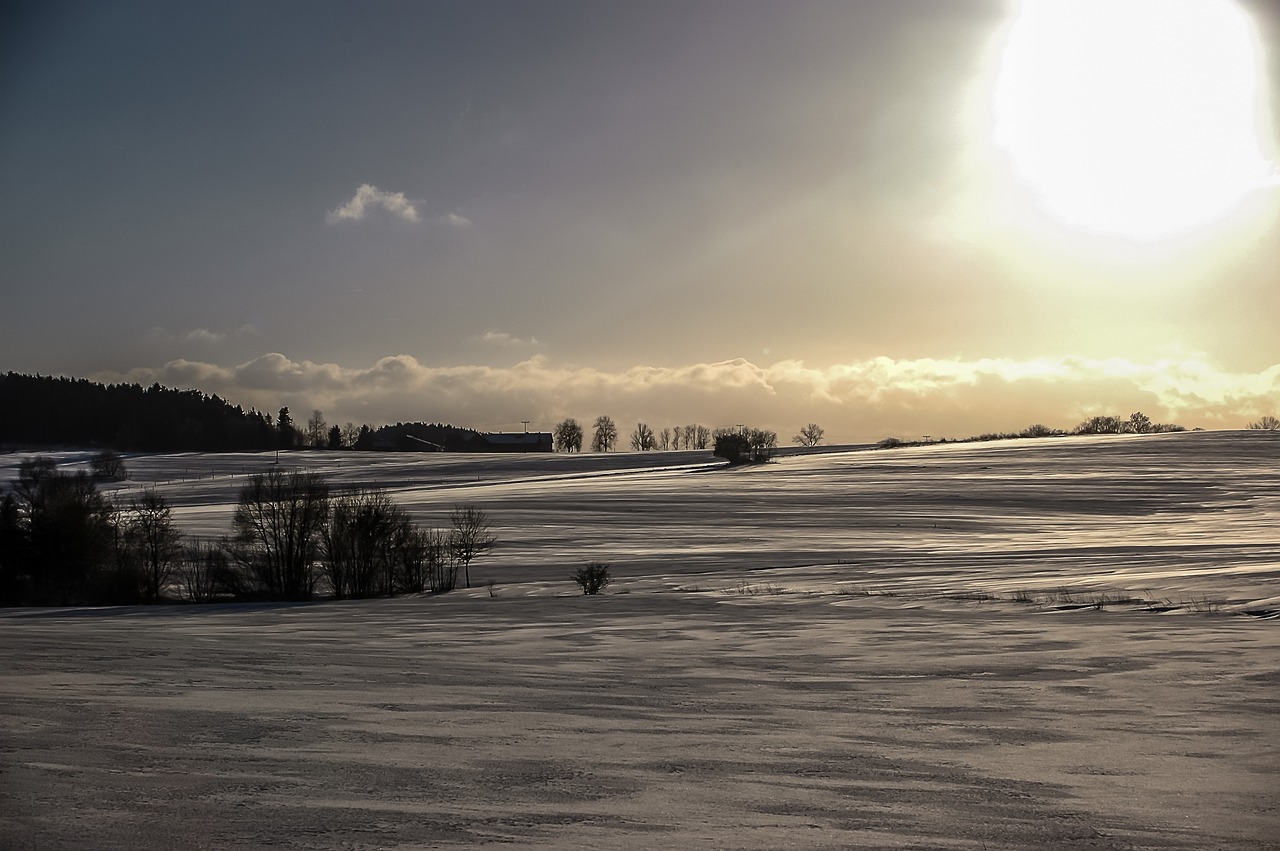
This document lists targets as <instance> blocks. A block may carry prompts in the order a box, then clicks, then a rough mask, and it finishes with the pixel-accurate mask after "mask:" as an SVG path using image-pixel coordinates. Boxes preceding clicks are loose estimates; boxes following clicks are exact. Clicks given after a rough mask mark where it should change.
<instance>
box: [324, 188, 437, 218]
mask: <svg viewBox="0 0 1280 851" xmlns="http://www.w3.org/2000/svg"><path fill="white" fill-rule="evenodd" d="M379 208H381V209H383V210H385V211H386V212H388V213H390V214H391V215H393V216H395V217H396V218H400V219H404V220H405V221H406V222H417V221H420V219H419V217H418V210H417V208H416V207H415V206H414V205H413V202H412V201H410V200H409V199H408V198H406V197H405V195H404V193H403V192H384V191H383V190H381V189H379V188H378V187H376V186H374V185H373V184H370V183H362V184H360V188H359V189H357V190H356V194H355V195H353V196H352V197H351V200H350V201H348V202H347V203H345V204H343V205H342V206H341V207H338V208H337V209H335V210H330V211H329V213H328V215H326V216H325V221H327V222H328V223H329V224H337V223H338V222H345V221H351V222H358V221H362V220H363V219H364V218H365V216H366V215H368V214H369V212H370V211H372V210H376V209H379Z"/></svg>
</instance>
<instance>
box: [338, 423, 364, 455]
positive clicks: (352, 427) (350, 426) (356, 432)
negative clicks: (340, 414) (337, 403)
mask: <svg viewBox="0 0 1280 851" xmlns="http://www.w3.org/2000/svg"><path fill="white" fill-rule="evenodd" d="M359 439H360V428H359V427H358V426H357V425H356V424H355V423H347V424H346V425H344V426H343V427H342V445H343V446H345V447H347V448H348V449H350V448H351V447H353V446H355V445H356V441H357V440H359Z"/></svg>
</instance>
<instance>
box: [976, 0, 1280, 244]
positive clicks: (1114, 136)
mask: <svg viewBox="0 0 1280 851" xmlns="http://www.w3.org/2000/svg"><path fill="white" fill-rule="evenodd" d="M1260 52H1261V50H1260V47H1259V44H1258V39H1257V35H1256V33H1255V31H1254V28H1253V24H1252V22H1251V21H1250V19H1249V18H1248V16H1247V15H1246V14H1245V12H1244V11H1243V10H1242V9H1240V8H1239V7H1237V6H1236V5H1235V4H1234V3H1233V2H1231V1H1230V0H1023V2H1022V3H1021V4H1020V5H1019V7H1018V14H1017V18H1016V20H1015V21H1014V23H1013V26H1012V28H1011V29H1010V31H1009V35H1008V40H1007V42H1006V44H1005V48H1004V52H1003V56H1002V59H1001V64H1000V71H999V74H998V76H997V79H996V84H995V92H994V95H995V97H994V104H993V107H994V116H993V117H994V119H995V125H994V132H993V141H994V143H995V145H996V147H997V148H999V149H1000V150H1001V151H1003V152H1004V153H1005V154H1006V155H1007V156H1008V158H1009V164H1010V166H1011V168H1012V170H1013V172H1014V175H1015V177H1016V178H1017V180H1018V181H1019V182H1020V183H1021V184H1023V185H1024V186H1025V187H1026V188H1027V189H1028V190H1029V191H1030V192H1031V193H1032V194H1033V195H1034V196H1035V199H1036V202H1037V203H1038V205H1039V206H1040V207H1041V209H1043V210H1044V211H1045V212H1046V213H1047V214H1048V215H1050V216H1052V217H1053V218H1054V219H1056V220H1058V221H1059V222H1061V223H1062V224H1064V225H1067V226H1069V227H1073V228H1076V229H1080V230H1084V231H1088V232H1091V233H1096V234H1103V235H1108V236H1115V237H1121V238H1126V239H1132V240H1137V241H1144V242H1149V241H1155V240H1160V239H1164V238H1166V237H1169V236H1173V235H1176V234H1180V233H1185V232H1188V231H1191V230H1194V229H1196V228H1198V227H1202V226H1204V225H1207V224H1210V223H1212V222H1214V221H1215V220H1218V219H1220V218H1222V217H1224V216H1226V215H1227V214H1229V213H1230V212H1231V211H1232V210H1233V209H1234V208H1235V207H1236V206H1237V205H1239V203H1240V202H1241V201H1242V200H1243V199H1244V198H1245V196H1246V195H1248V194H1249V193H1250V192H1252V191H1254V190H1256V189H1258V188H1259V187H1261V186H1264V185H1266V184H1268V183H1274V182H1275V179H1274V177H1275V176H1274V170H1273V168H1272V166H1271V163H1270V162H1269V161H1268V160H1267V158H1266V156H1265V155H1264V154H1263V148H1264V141H1263V139H1264V137H1263V133H1264V132H1269V128H1268V129H1266V130H1264V127H1265V122H1263V121H1261V120H1260V115H1261V114H1262V111H1263V106H1264V105H1263V103H1262V99H1263V97H1264V94H1265V93H1264V91H1263V88H1262V79H1263V77H1262V59H1261V56H1260Z"/></svg>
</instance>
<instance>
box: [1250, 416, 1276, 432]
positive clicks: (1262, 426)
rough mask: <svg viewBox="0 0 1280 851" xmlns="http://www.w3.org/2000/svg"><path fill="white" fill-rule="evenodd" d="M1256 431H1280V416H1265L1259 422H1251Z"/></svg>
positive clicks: (1251, 426)
mask: <svg viewBox="0 0 1280 851" xmlns="http://www.w3.org/2000/svg"><path fill="white" fill-rule="evenodd" d="M1249 428H1251V429H1253V430H1254V431H1280V417H1273V416H1270V415H1268V416H1265V417H1262V418H1261V419H1259V420H1258V421H1257V422H1253V423H1249Z"/></svg>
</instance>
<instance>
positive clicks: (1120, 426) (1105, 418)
mask: <svg viewBox="0 0 1280 851" xmlns="http://www.w3.org/2000/svg"><path fill="white" fill-rule="evenodd" d="M1250 428H1253V426H1252V425H1251V426H1250ZM1186 430H1187V429H1186V428H1185V427H1184V426H1180V425H1177V424H1176V423H1157V422H1153V421H1152V419H1151V418H1150V417H1148V416H1147V415H1146V414H1144V413H1142V412H1141V411H1135V412H1134V413H1132V414H1130V415H1129V416H1128V417H1127V418H1125V417H1119V416H1115V415H1100V416H1094V417H1089V418H1088V419H1086V420H1083V421H1082V422H1081V423H1080V424H1079V425H1077V426H1076V427H1075V428H1073V429H1070V430H1064V429H1060V428H1050V427H1049V426H1047V425H1044V424H1042V423H1035V424H1034V425H1029V426H1027V427H1026V428H1024V429H1022V430H1021V431H1000V432H986V433H983V434H977V435H973V436H972V437H967V438H963V439H959V438H951V439H948V438H945V437H943V438H938V439H936V440H935V439H932V438H930V437H925V439H924V440H914V441H912V440H901V439H899V438H896V437H886V438H885V439H884V440H881V441H880V442H879V443H877V444H876V446H877V447H879V448H880V449H894V448H897V447H899V446H920V445H922V444H928V443H976V442H981V441H988V440H1015V439H1018V438H1026V437H1066V436H1068V435H1082V434H1165V433H1169V432H1180V431H1186Z"/></svg>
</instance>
